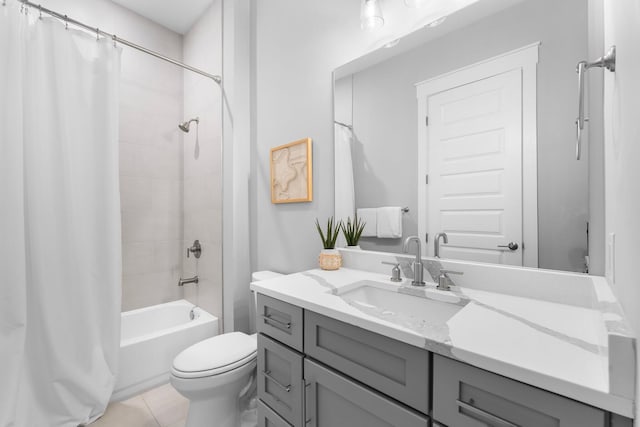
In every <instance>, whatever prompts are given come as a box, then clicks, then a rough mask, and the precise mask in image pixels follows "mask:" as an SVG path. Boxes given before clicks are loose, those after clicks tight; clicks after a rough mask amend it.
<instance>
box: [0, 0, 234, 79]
mask: <svg viewBox="0 0 640 427" xmlns="http://www.w3.org/2000/svg"><path fill="white" fill-rule="evenodd" d="M18 1H19V2H20V3H22V4H23V5H25V6H29V7H31V8H33V9H36V10H37V11H38V12H40V13H46V14H47V15H51V16H53V17H54V18H58V19H60V20H62V21H64V22H65V23H67V24H73V25H76V26H78V27H81V28H84V29H85V30H87V31H90V32H92V33H94V34H96V36H103V37H108V38H110V39H111V40H113V42H114V43H120V44H123V45H125V46H129V47H131V48H133V49H136V50H139V51H140V52H144V53H146V54H148V55H151V56H155V57H156V58H158V59H162V60H163V61H167V62H170V63H172V64H173V65H177V66H178V67H182V68H184V69H186V70H189V71H193V72H194V73H197V74H200V75H202V76H205V77H208V78H210V79H211V80H213V81H214V82H216V83H217V84H218V85H220V83H221V82H222V78H221V77H220V76H216V75H213V74H209V73H207V72H205V71H202V70H199V69H197V68H194V67H192V66H190V65H187V64H185V63H183V62H180V61H176V60H175V59H172V58H169V57H168V56H164V55H162V54H161V53H158V52H154V51H153V50H150V49H147V48H146V47H143V46H140V45H137V44H135V43H132V42H130V41H129V40H125V39H123V38H120V37H118V36H116V35H115V34H109V33H107V32H106V31H102V30H101V29H100V28H94V27H91V26H89V25H87V24H83V23H82V22H80V21H76V20H75V19H73V18H69V17H68V16H67V15H63V14H61V13H58V12H56V11H53V10H51V9H47V8H45V7H42V6H41V5H39V4H35V3H31V2H30V1H28V0H18ZM3 4H4V2H3Z"/></svg>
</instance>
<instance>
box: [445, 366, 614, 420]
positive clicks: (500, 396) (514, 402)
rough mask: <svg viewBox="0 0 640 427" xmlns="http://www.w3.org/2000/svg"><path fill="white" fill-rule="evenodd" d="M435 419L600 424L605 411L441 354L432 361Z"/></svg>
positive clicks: (604, 416) (604, 417) (603, 418)
mask: <svg viewBox="0 0 640 427" xmlns="http://www.w3.org/2000/svg"><path fill="white" fill-rule="evenodd" d="M433 362H434V363H433V380H434V383H433V384H434V385H433V387H434V392H433V418H434V419H436V420H438V421H440V422H441V423H444V424H446V425H448V426H455V427H486V426H492V427H493V426H495V427H578V426H579V427H603V426H605V425H606V424H605V419H606V414H605V412H604V411H601V410H599V409H596V408H593V407H591V406H587V405H584V404H582V403H579V402H576V401H574V400H571V399H567V398H565V397H562V396H558V395H556V394H553V393H550V392H547V391H544V390H541V389H539V388H536V387H532V386H529V385H526V384H523V383H520V382H518V381H514V380H510V379H508V378H505V377H503V376H500V375H497V374H493V373H491V372H487V371H484V370H482V369H478V368H475V367H473V366H470V365H467V364H465V363H461V362H457V361H455V360H452V359H448V358H446V357H443V356H439V355H434V359H433Z"/></svg>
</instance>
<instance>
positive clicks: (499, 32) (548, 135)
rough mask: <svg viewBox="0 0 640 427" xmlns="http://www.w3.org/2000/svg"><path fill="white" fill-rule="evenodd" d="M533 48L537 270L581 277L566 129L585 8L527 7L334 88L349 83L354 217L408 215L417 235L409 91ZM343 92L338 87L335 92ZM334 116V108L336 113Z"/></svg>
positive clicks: (582, 187) (582, 172) (581, 169)
mask: <svg viewBox="0 0 640 427" xmlns="http://www.w3.org/2000/svg"><path fill="white" fill-rule="evenodd" d="M550 10H553V13H549V11H550ZM537 41H540V42H541V46H540V59H539V64H538V193H539V197H538V212H539V266H540V267H542V268H550V269H560V270H573V271H582V269H583V266H584V255H586V250H587V236H586V222H587V220H588V208H589V206H588V202H589V198H588V176H587V170H588V168H587V166H588V164H589V159H588V156H586V157H587V158H586V159H585V160H583V161H581V162H577V161H576V160H575V158H574V135H575V129H574V125H573V122H574V120H575V116H576V103H577V93H576V74H575V66H576V63H577V62H578V61H580V60H583V59H585V58H587V57H588V52H587V44H588V43H587V4H586V2H584V1H582V0H565V1H562V2H557V1H553V0H536V1H526V2H523V3H520V4H518V5H516V6H513V7H511V8H509V9H506V10H504V11H502V12H501V13H498V14H496V15H494V16H490V17H488V18H485V19H483V20H481V21H478V22H477V23H475V24H473V25H471V26H469V27H467V28H465V29H462V30H458V31H455V32H452V33H450V34H448V35H445V36H443V37H441V38H439V39H437V40H434V41H432V42H430V43H427V44H425V45H423V46H422V47H419V48H417V49H414V50H412V51H409V52H406V53H403V54H401V55H398V56H396V57H394V58H392V59H391V60H388V61H385V62H382V63H379V64H377V65H375V66H373V67H370V68H368V69H365V70H363V71H361V72H358V73H356V74H355V75H353V79H352V77H351V76H347V77H345V78H343V79H341V80H349V81H350V80H351V79H352V85H353V94H354V95H353V105H352V114H353V116H352V120H353V121H352V122H349V123H353V126H354V134H355V137H356V138H355V139H356V143H355V147H354V176H355V188H356V207H377V206H386V205H399V206H408V207H409V208H410V212H409V213H408V214H406V215H405V218H404V222H403V226H404V235H405V236H409V235H415V234H417V216H416V215H417V191H418V188H417V159H416V154H417V152H418V147H417V139H418V138H417V123H416V121H417V116H416V112H417V103H416V90H415V86H414V84H415V83H417V82H420V81H423V80H426V79H429V78H432V77H435V76H438V75H440V74H442V73H445V72H448V71H451V70H455V69H457V68H460V67H463V66H466V65H469V64H472V63H474V62H478V61H481V60H483V59H486V58H490V57H492V56H495V55H499V54H501V53H504V52H507V51H509V50H513V49H516V48H519V47H521V46H524V45H527V44H530V43H533V42H537ZM345 84H346V83H344V82H339V83H338V84H337V85H336V87H341V86H343V85H345ZM340 99H344V97H340V98H338V96H336V101H338V100H340ZM343 110H346V109H344V108H342V107H339V106H337V107H336V112H337V113H338V112H340V111H343ZM343 115H345V114H344V113H343ZM348 119H349V118H348V117H347V118H345V120H348ZM338 120H340V119H338ZM587 151H588V150H587V149H585V150H584V152H585V153H586V152H587ZM600 209H602V207H601V206H600ZM401 245H402V240H401V239H375V238H367V239H363V240H362V242H361V246H362V247H363V248H365V249H372V250H384V251H394V252H399V251H401V247H402V246H401Z"/></svg>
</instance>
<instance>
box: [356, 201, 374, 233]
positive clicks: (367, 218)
mask: <svg viewBox="0 0 640 427" xmlns="http://www.w3.org/2000/svg"><path fill="white" fill-rule="evenodd" d="M377 215H378V210H377V209H376V208H364V209H358V219H359V220H360V221H364V223H365V225H364V230H362V235H361V236H362V237H376V236H377V235H378V226H377V221H376V217H377Z"/></svg>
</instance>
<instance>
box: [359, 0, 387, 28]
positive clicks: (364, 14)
mask: <svg viewBox="0 0 640 427" xmlns="http://www.w3.org/2000/svg"><path fill="white" fill-rule="evenodd" d="M383 25H384V17H383V16H382V9H381V8H380V4H379V3H378V0H362V6H361V7H360V27H361V28H362V29H363V30H375V29H376V28H380V27H382V26H383Z"/></svg>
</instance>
